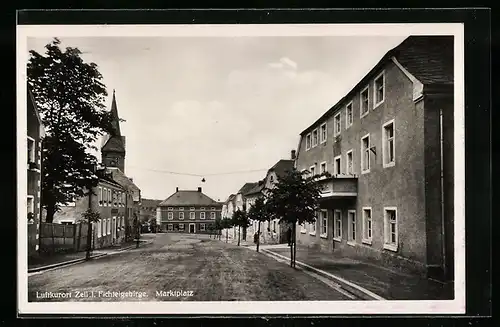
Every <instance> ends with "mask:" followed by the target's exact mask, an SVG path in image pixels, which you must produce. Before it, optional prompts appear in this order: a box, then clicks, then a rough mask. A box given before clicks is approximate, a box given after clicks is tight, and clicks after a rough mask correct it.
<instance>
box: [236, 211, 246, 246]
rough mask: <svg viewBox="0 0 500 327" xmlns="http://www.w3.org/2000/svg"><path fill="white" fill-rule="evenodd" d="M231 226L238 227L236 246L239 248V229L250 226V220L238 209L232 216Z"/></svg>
mask: <svg viewBox="0 0 500 327" xmlns="http://www.w3.org/2000/svg"><path fill="white" fill-rule="evenodd" d="M233 226H236V227H238V246H240V241H241V228H247V227H248V226H250V220H249V219H248V215H247V213H246V212H245V211H242V210H240V209H239V208H238V209H237V210H236V211H235V212H234V214H233Z"/></svg>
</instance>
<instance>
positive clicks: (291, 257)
mask: <svg viewBox="0 0 500 327" xmlns="http://www.w3.org/2000/svg"><path fill="white" fill-rule="evenodd" d="M289 228H290V227H289ZM292 230H293V229H292ZM292 233H293V232H292ZM292 233H290V267H293V240H294V238H293V235H292Z"/></svg>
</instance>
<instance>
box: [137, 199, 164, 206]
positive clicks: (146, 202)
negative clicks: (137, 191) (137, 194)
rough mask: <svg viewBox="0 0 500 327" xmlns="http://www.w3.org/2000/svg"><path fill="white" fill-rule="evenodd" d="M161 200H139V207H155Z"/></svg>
mask: <svg viewBox="0 0 500 327" xmlns="http://www.w3.org/2000/svg"><path fill="white" fill-rule="evenodd" d="M161 201H162V200H154V199H141V206H143V207H157V206H158V205H159V204H160V203H161Z"/></svg>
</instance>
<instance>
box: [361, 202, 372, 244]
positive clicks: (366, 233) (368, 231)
mask: <svg viewBox="0 0 500 327" xmlns="http://www.w3.org/2000/svg"><path fill="white" fill-rule="evenodd" d="M372 228H373V226H372V208H367V207H364V208H363V243H366V244H372Z"/></svg>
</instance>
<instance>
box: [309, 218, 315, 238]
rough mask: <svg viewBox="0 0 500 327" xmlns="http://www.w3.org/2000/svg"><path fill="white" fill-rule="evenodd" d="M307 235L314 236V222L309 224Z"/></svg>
mask: <svg viewBox="0 0 500 327" xmlns="http://www.w3.org/2000/svg"><path fill="white" fill-rule="evenodd" d="M309 235H316V220H315V221H313V222H311V223H309Z"/></svg>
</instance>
